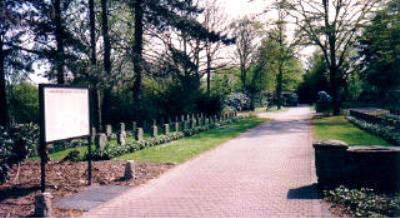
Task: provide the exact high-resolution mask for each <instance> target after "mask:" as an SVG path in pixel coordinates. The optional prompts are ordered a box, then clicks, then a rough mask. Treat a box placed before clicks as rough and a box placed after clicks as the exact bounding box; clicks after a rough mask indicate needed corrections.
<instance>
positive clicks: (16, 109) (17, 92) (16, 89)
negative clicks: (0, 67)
mask: <svg viewBox="0 0 400 218" xmlns="http://www.w3.org/2000/svg"><path fill="white" fill-rule="evenodd" d="M8 93H9V94H8V96H9V97H8V104H9V110H10V117H11V119H12V120H14V121H15V122H16V123H30V122H35V123H37V122H38V118H39V95H38V89H37V87H36V86H34V85H32V84H30V83H27V82H22V83H19V84H12V85H10V86H9V87H8Z"/></svg>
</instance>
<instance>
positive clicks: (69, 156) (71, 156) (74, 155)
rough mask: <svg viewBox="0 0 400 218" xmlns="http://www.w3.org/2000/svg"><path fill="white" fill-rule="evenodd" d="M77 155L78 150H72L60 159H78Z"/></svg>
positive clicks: (78, 153)
mask: <svg viewBox="0 0 400 218" xmlns="http://www.w3.org/2000/svg"><path fill="white" fill-rule="evenodd" d="M79 155H80V152H79V151H78V150H72V151H70V152H69V153H68V154H67V155H66V156H65V157H64V158H63V159H62V161H80V158H79Z"/></svg>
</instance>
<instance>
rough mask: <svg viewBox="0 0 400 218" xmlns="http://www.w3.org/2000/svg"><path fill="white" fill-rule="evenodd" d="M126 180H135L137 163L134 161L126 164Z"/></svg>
mask: <svg viewBox="0 0 400 218" xmlns="http://www.w3.org/2000/svg"><path fill="white" fill-rule="evenodd" d="M124 178H125V179H126V180H131V179H135V162H134V161H133V160H129V161H128V162H127V163H126V164H125V172H124Z"/></svg>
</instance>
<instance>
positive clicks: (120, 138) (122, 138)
mask: <svg viewBox="0 0 400 218" xmlns="http://www.w3.org/2000/svg"><path fill="white" fill-rule="evenodd" d="M117 141H118V144H120V145H126V133H125V134H124V133H120V134H118V137H117Z"/></svg>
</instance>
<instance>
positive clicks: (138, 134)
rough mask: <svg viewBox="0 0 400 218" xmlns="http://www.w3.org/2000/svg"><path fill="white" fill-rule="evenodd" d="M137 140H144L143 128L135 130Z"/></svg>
mask: <svg viewBox="0 0 400 218" xmlns="http://www.w3.org/2000/svg"><path fill="white" fill-rule="evenodd" d="M135 140H136V141H142V140H143V128H141V127H139V128H137V129H136V131H135Z"/></svg>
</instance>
